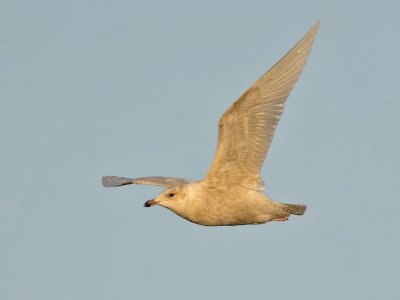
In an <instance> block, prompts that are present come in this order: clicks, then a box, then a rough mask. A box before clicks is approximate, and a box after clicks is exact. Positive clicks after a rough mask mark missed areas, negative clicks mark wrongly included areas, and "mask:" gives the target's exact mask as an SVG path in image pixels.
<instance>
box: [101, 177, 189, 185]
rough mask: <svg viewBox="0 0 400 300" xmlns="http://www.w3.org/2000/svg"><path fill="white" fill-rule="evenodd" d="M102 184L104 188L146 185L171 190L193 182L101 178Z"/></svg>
mask: <svg viewBox="0 0 400 300" xmlns="http://www.w3.org/2000/svg"><path fill="white" fill-rule="evenodd" d="M102 182H103V185H104V186H105V187H117V186H123V185H128V184H148V185H158V186H162V187H165V188H171V187H174V186H177V185H182V184H186V183H190V182H194V181H192V180H186V179H181V178H174V177H141V178H134V179H132V178H125V177H118V176H103V178H102Z"/></svg>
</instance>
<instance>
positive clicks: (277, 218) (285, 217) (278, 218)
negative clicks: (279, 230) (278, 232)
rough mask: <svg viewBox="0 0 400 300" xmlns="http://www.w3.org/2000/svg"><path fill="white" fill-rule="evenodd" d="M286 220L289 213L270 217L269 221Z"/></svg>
mask: <svg viewBox="0 0 400 300" xmlns="http://www.w3.org/2000/svg"><path fill="white" fill-rule="evenodd" d="M287 220H289V215H283V216H279V217H276V218H273V219H271V221H281V222H284V221H287Z"/></svg>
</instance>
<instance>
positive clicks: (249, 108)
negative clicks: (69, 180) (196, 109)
mask: <svg viewBox="0 0 400 300" xmlns="http://www.w3.org/2000/svg"><path fill="white" fill-rule="evenodd" d="M318 28H319V22H317V23H315V24H314V26H313V27H312V28H311V29H310V31H309V32H308V33H306V35H305V36H304V37H303V38H302V39H301V40H300V41H299V42H298V43H297V44H296V45H295V46H294V47H293V48H292V49H291V50H290V51H289V52H288V53H287V54H286V55H285V56H284V57H283V58H282V59H281V60H279V61H278V62H277V63H276V64H275V65H274V66H273V67H272V68H271V69H270V70H269V71H268V72H267V73H265V74H264V75H263V76H261V78H259V79H258V80H257V81H256V82H255V83H254V84H253V85H252V86H251V87H250V88H249V89H248V90H247V91H245V92H244V93H243V94H242V96H240V97H239V99H238V100H236V102H234V103H233V104H232V106H231V107H230V108H229V109H228V110H227V111H226V112H225V113H224V114H223V115H222V117H221V118H220V120H219V124H218V145H217V149H216V153H215V157H214V160H213V162H212V164H211V167H210V169H209V171H208V174H207V176H206V177H205V178H204V179H203V180H199V181H195V180H187V179H181V178H173V177H141V178H136V179H132V178H125V177H117V176H104V177H103V178H102V182H103V185H104V186H105V187H117V186H123V185H128V184H149V185H157V186H162V187H164V188H166V189H165V190H164V191H163V192H162V193H161V194H160V195H158V197H157V198H155V199H152V200H148V201H146V203H145V204H144V206H145V207H151V206H155V205H160V206H163V207H165V208H168V209H169V210H171V211H172V212H174V213H175V214H177V215H179V216H180V217H182V218H184V219H186V220H188V221H191V222H193V223H197V224H200V225H206V226H224V225H225V226H227V225H247V224H262V223H266V222H269V221H287V220H288V218H289V216H290V215H303V214H304V212H305V211H306V208H307V207H306V206H305V205H300V204H285V203H280V202H276V201H273V200H271V199H270V198H269V197H268V196H266V195H265V194H264V193H263V192H264V184H263V181H262V180H261V177H260V169H261V167H262V165H263V163H264V159H265V156H266V154H267V152H268V149H269V147H270V144H271V141H272V137H273V135H274V132H275V128H276V125H277V124H278V121H279V119H280V117H281V115H282V113H283V110H284V106H285V102H286V99H287V98H288V96H289V94H290V92H291V90H292V89H293V87H294V85H295V83H296V82H297V80H298V79H299V77H300V74H301V72H302V70H303V68H304V65H305V64H306V62H307V57H308V55H309V54H310V51H311V47H312V44H313V42H314V39H315V36H316V34H317V32H318Z"/></svg>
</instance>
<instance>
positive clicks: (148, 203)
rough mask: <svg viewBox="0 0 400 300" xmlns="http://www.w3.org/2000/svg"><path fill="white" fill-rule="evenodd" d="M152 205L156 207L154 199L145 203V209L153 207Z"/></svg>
mask: <svg viewBox="0 0 400 300" xmlns="http://www.w3.org/2000/svg"><path fill="white" fill-rule="evenodd" d="M152 205H154V199H151V200H147V201H146V202H145V203H144V205H143V206H144V207H150V206H152Z"/></svg>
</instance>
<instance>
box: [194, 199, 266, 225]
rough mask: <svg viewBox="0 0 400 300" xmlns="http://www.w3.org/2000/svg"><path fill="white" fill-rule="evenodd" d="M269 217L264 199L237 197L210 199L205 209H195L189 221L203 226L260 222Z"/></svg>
mask: <svg viewBox="0 0 400 300" xmlns="http://www.w3.org/2000/svg"><path fill="white" fill-rule="evenodd" d="M269 219H270V216H269V214H268V210H267V209H266V201H265V200H264V199H263V200H262V201H257V199H252V200H248V199H244V200H243V199H238V200H231V201H212V202H211V203H209V205H207V208H206V209H203V210H200V211H197V213H196V214H194V215H193V218H192V219H189V220H190V221H192V222H194V223H197V224H200V225H205V226H233V225H247V224H261V223H265V222H267V221H268V220H269Z"/></svg>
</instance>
